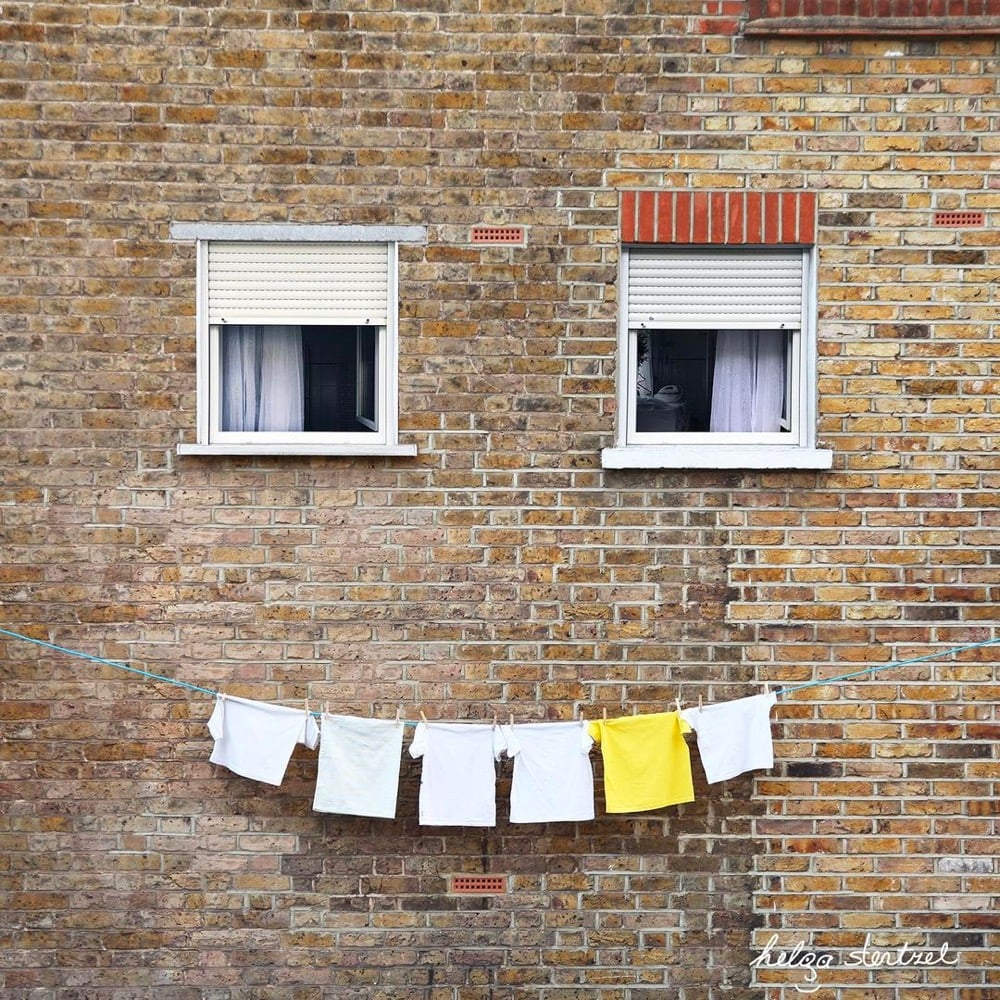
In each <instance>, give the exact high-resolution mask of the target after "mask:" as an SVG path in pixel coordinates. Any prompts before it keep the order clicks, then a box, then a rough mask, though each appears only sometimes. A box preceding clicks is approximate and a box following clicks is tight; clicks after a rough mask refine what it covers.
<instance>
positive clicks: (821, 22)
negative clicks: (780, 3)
mask: <svg viewBox="0 0 1000 1000" xmlns="http://www.w3.org/2000/svg"><path fill="white" fill-rule="evenodd" d="M744 34H745V35H750V36H755V35H756V36H763V35H772V36H778V35H780V36H793V35H802V36H809V37H812V36H828V35H835V36H838V37H841V38H843V37H851V38H870V37H874V36H883V35H888V36H890V37H892V36H895V37H911V36H920V37H928V36H929V37H944V36H963V35H1000V17H764V18H759V19H757V20H752V21H748V22H747V24H746V27H745V28H744Z"/></svg>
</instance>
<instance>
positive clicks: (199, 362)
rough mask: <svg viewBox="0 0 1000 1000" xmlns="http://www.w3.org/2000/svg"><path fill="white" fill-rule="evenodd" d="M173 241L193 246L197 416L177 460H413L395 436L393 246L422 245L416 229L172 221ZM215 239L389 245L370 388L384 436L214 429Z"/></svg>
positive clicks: (412, 448) (422, 232)
mask: <svg viewBox="0 0 1000 1000" xmlns="http://www.w3.org/2000/svg"><path fill="white" fill-rule="evenodd" d="M171 237H172V238H173V239H175V240H194V241H195V242H196V262H197V271H196V296H197V319H196V323H197V347H196V352H197V353H196V366H197V417H196V437H197V440H196V441H195V442H193V443H192V442H181V443H180V444H178V446H177V452H178V454H180V455H330V456H337V455H344V456H362V455H372V456H412V455H416V453H417V448H416V445H414V444H400V442H399V440H398V434H399V335H398V326H397V323H398V308H397V305H396V304H397V302H398V298H399V291H398V246H399V244H400V243H424V242H426V239H427V232H426V229H425V228H424V227H422V226H327V225H294V224H287V225H286V224H278V225H266V224H265V225H242V224H239V223H175V224H174V225H173V226H171ZM213 240H220V241H227V242H235V241H247V242H297V243H323V242H331V243H386V244H388V249H389V253H388V268H389V274H388V299H389V302H388V310H387V311H388V317H387V323H386V325H385V326H384V327H380V335H379V363H380V371H381V377H380V378H379V380H378V382H377V385H376V394H377V398H376V406H377V409H378V412H379V415H380V418H381V426H382V430H381V431H380V432H378V433H377V434H366V433H363V432H358V433H349V432H348V433H323V432H305V433H301V434H300V433H296V434H278V433H275V434H266V433H260V432H257V433H255V434H254V435H253V437H252V440H251V439H249V438H247V437H246V436H245V435H238V434H233V433H232V432H227V433H218V432H216V433H214V434H213V431H212V418H211V414H212V405H213V404H212V399H213V393H212V386H211V377H212V375H211V373H212V343H213V333H212V329H211V327H210V326H209V323H208V246H209V243H210V242H212V241H213Z"/></svg>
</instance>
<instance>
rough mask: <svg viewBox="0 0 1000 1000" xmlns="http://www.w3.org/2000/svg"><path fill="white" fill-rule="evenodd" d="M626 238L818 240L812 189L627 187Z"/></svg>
mask: <svg viewBox="0 0 1000 1000" xmlns="http://www.w3.org/2000/svg"><path fill="white" fill-rule="evenodd" d="M621 239H622V242H623V243H677V244H716V245H718V244H723V245H734V244H735V245H739V244H770V245H781V244H799V245H812V244H814V243H815V242H816V194H815V192H813V191H677V190H669V191H623V192H622V198H621Z"/></svg>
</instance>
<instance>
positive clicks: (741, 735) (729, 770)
mask: <svg viewBox="0 0 1000 1000" xmlns="http://www.w3.org/2000/svg"><path fill="white" fill-rule="evenodd" d="M0 635H2V636H7V637H9V638H11V639H16V640H19V641H21V642H26V643H31V644H34V645H36V646H41V647H44V648H46V649H51V650H54V651H56V652H59V653H62V654H65V655H67V656H73V657H78V658H80V659H83V660H88V661H90V662H91V663H97V664H100V665H103V666H108V667H112V668H114V669H117V670H123V671H127V672H128V673H131V674H134V675H137V676H140V677H143V678H145V679H147V680H152V681H159V682H163V683H165V684H170V685H173V686H175V687H181V688H185V689H187V690H189V691H195V692H198V693H200V694H206V695H210V696H212V697H214V698H216V699H220V698H223V697H225V696H224V695H223V694H222V693H221V692H217V691H213V690H211V689H209V688H204V687H200V686H199V685H197V684H191V683H190V682H188V681H182V680H178V679H177V678H173V677H168V676H165V675H163V674H157V673H153V672H151V671H148V670H142V669H140V668H138V667H133V666H131V665H130V664H127V663H120V662H118V661H115V660H108V659H105V658H104V657H100V656H94V655H92V654H90V653H85V652H82V651H80V650H75V649H70V648H68V647H66V646H61V645H58V644H56V643H52V642H48V641H46V640H44V639H36V638H34V637H32V636H27V635H24V634H22V633H20V632H15V631H12V630H10V629H5V628H0ZM997 644H1000V638H994V639H988V640H985V641H983V642H975V643H968V644H966V645H962V646H952V647H949V648H947V649H943V650H937V651H935V652H931V653H927V654H925V655H923V656H915V657H910V658H908V659H903V660H894V661H890V662H888V663H878V664H874V665H872V666H870V667H865V668H863V669H860V670H854V671H851V672H849V673H846V674H839V675H836V676H833V677H825V678H821V679H819V680H814V681H808V682H805V683H802V684H796V685H792V686H790V687H779V688H778V689H777V690H775V691H774V692H773V695H772V694H771V693H768V694H767V695H765V696H752V697H750V698H745V699H737V700H736V701H734V702H728V703H727V702H724V703H722V704H720V705H715V706H704V707H702V706H701V705H699V707H698V708H697V709H693V708H688V709H685V710H684V711H683V720H684V721H685V722H687V724H688V725H690V726H691V728H692V729H693V730H694V732H695V736H696V740H697V742H698V749H699V754H700V756H701V758H702V763H703V766H704V767H705V773H706V778H707V780H708V782H709V783H710V784H712V783H715V782H718V781H724V780H727V779H726V777H725V776H726V775H728V776H729V777H735V776H736V774H741V773H745V772H746V771H750V770H758V769H761V768H765V769H766V768H767V767H771V766H773V745H772V742H771V732H770V715H769V713H770V710H771V707H772V706H773V705H774V704H775V702H776V701H777V699H778V698H782V697H787V696H789V695H794V694H795V693H797V692H799V691H804V690H806V689H809V688H814V687H820V686H830V685H836V684H840V683H843V682H844V681H849V680H857V679H859V678H862V677H867V676H871V675H874V674H876V673H880V672H882V671H884V670H890V669H894V668H898V667H906V666H912V665H914V664H918V663H924V662H927V661H930V660H936V659H939V658H941V657H944V656H954V655H956V654H958V653H963V652H966V651H968V650H974V649H983V648H985V647H988V646H994V645H997ZM230 697H231V698H232V696H230ZM755 698H757V699H760V700H759V701H754V699H755ZM233 700H235V699H233ZM243 701H249V699H243ZM743 703H748V704H743ZM261 704H264V705H270V704H271V703H261ZM274 707H276V708H284V709H286V710H287V711H289V712H291V713H292V714H293V715H294V716H296V717H297V720H296V724H295V727H296V732H298V727H299V720H301V736H302V738H301V739H299V738H298V736H296V739H294V740H293V741H292V743H291V747H290V748H289V747H288V744H287V742H285V743H282V747H283V748H284V749H282V750H281V753H280V755H279V756H278V757H277V760H278V764H277V765H276V764H275V762H274V761H273V760H270V761H265V763H263V764H260V763H259V762H258V766H259V767H261V768H262V771H260V772H257V771H255V772H254V777H255V778H257V780H263V781H267V782H268V783H280V779H281V778H283V776H284V770H285V768H286V767H287V759H284V753H285V752H286V751H287V753H288V756H289V757H290V756H291V752H292V750H294V746H295V743H296V742H303V743H304V744H305V745H306V746H310V744H311V746H312V748H313V749H314V748H315V746H316V743H315V742H313V739H314V737H313V734H312V730H311V728H310V726H309V723H308V721H307V720H306V718H305V716H310V717H311V716H312V715H313V713H310V712H309V710H308V706H307V707H306V710H305V712H304V713H302V712H300V710H298V709H295V708H289V707H288V706H274ZM680 711H681V706H680V705H679V703H678V712H680ZM703 712H704V713H707V714H704V715H702V713H703ZM279 714H280V713H279ZM368 721H377V720H368ZM396 721H397V723H398V724H399V725H406V726H415V725H417V723H415V722H410V721H406V722H403V723H400V720H399V719H398V718H397V720H396ZM612 721H614V720H612ZM734 722H738V723H739V725H735V724H733V723H734ZM219 725H220V723H219V722H218V720H217V721H216V724H215V728H216V731H218V730H219ZM221 725H222V726H223V729H222V732H223V738H224V737H225V728H224V726H225V723H224V721H223V723H221ZM453 725H462V723H453ZM528 725H530V726H531V727H532V728H535V727H539V726H544V725H546V723H529V724H528ZM512 726H513V723H512ZM588 728H589V726H588ZM734 734H738V737H737V736H735V735H734ZM213 735H214V734H213ZM241 738H242V737H237V740H239V739H241ZM400 740H401V733H400ZM720 740H721V742H720ZM328 745H329V744H328ZM320 746H322V741H320ZM245 751H246V748H245V747H244V748H242V749H241V750H240V753H244V752H245ZM217 752H218V753H219V754H220V755H222V756H225V758H226V759H227V760H228V759H229V749H228V748H213V756H215V755H216V753H217ZM505 752H506V753H507V755H508V757H512V758H513V759H514V761H515V767H514V772H515V775H516V774H517V771H518V767H517V763H516V761H517V753H518V751H517V750H515V749H514V747H513V744H511V745H510V747H509V748H508V749H507V750H506V751H505ZM397 756H398V755H397ZM387 757H388V758H391V753H387ZM282 760H283V761H284V762H283V764H282V763H281V762H282ZM215 762H216V763H220V764H222V763H223V760H222V759H221V757H220V759H218V760H216V761H215ZM223 766H228V765H223ZM239 766H240V767H244V766H245V767H246V769H247V770H251V767H250V765H244V764H240V765H239ZM734 768H737V769H738V770H735V771H734V770H733V769H734ZM535 770H536V771H537V769H535ZM261 773H262V774H263V775H264V777H258V774H261ZM525 773H527V772H525ZM556 773H559V772H558V771H557V772H556ZM579 773H583V772H582V771H581V772H579ZM268 778H270V779H272V780H270V781H268ZM579 781H580V779H579V777H578V778H577V783H578V784H579ZM391 782H392V775H391V773H390V775H389V784H390V786H391ZM396 783H397V784H398V772H397V774H396ZM545 783H546V782H545V781H543V782H542V784H543V786H544V784H545ZM513 799H514V796H513V783H512V806H511V811H512V814H513V813H514V803H513ZM371 808H373V807H372V806H371V805H370V803H365V804H364V805H362V807H361V809H362V812H361V813H359V814H360V815H368V814H369V813H368V810H369V809H371ZM555 812H556V811H555V810H554V811H553V815H555ZM523 821H524V822H545V821H544V820H540V819H534V820H529V819H527V818H526V819H524V820H523Z"/></svg>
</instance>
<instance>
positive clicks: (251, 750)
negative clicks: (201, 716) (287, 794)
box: [208, 694, 319, 785]
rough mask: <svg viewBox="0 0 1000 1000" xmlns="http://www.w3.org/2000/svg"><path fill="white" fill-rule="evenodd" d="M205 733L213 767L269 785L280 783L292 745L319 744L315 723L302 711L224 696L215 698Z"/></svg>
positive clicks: (312, 746)
mask: <svg viewBox="0 0 1000 1000" xmlns="http://www.w3.org/2000/svg"><path fill="white" fill-rule="evenodd" d="M208 731H209V732H210V733H211V734H212V736H213V738H214V739H215V746H214V747H213V749H212V756H211V757H210V758H209V760H210V761H211V762H212V763H213V764H221V765H222V766H223V767H228V768H229V770H230V771H232V772H234V773H235V774H239V775H241V776H242V777H244V778H253V779H254V780H255V781H263V782H266V783H267V784H269V785H280V784H281V781H282V779H283V778H284V776H285V768H287V767H288V761H289V759H290V758H291V756H292V751H293V750H294V749H295V744H296V743H303V744H304V745H305V746H307V747H309V748H310V749H313V748H315V746H316V744H317V743H318V742H319V727H318V726H317V725H316V720H315V719H314V718H313V716H312V714H311V713H309V712H307V711H305V710H304V709H301V708H288V707H287V706H285V705H272V704H270V703H269V702H266V701H251V700H250V699H248V698H234V697H233V696H232V695H225V694H224V695H219V697H218V698H216V699H215V709H214V710H213V711H212V717H211V718H210V719H209V720H208Z"/></svg>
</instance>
